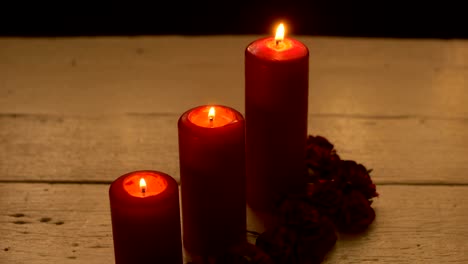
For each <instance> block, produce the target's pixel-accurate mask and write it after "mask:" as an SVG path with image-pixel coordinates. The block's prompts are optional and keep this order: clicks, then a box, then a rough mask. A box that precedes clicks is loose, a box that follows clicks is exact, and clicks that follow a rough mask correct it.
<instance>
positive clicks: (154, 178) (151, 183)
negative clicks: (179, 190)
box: [122, 171, 168, 198]
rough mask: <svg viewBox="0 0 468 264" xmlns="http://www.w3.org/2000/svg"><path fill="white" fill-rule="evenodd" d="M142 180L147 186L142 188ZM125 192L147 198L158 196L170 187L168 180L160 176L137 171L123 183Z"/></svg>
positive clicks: (129, 175)
mask: <svg viewBox="0 0 468 264" xmlns="http://www.w3.org/2000/svg"><path fill="white" fill-rule="evenodd" d="M141 179H144V182H145V183H146V185H145V186H144V188H142V186H141ZM122 185H123V188H124V190H125V191H126V192H127V193H128V194H129V195H131V196H133V197H137V198H145V197H151V196H157V195H159V194H161V193H163V192H164V191H166V189H167V187H168V182H167V180H166V179H165V178H164V177H163V176H162V175H160V174H158V173H155V172H152V171H137V172H133V173H130V174H128V175H127V176H126V177H125V178H124V180H123V181H122Z"/></svg>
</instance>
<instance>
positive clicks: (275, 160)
mask: <svg viewBox="0 0 468 264" xmlns="http://www.w3.org/2000/svg"><path fill="white" fill-rule="evenodd" d="M281 33H282V34H281ZM308 67H309V51H308V49H307V47H306V46H305V45H304V44H302V43H301V42H299V41H297V40H295V39H292V38H284V27H283V26H282V25H280V27H279V28H278V31H277V36H276V37H268V38H263V39H259V40H257V41H254V42H253V43H251V44H250V45H249V46H248V47H247V49H246V50H245V120H246V167H247V203H248V204H249V206H250V207H252V208H253V209H271V208H272V207H273V206H274V203H275V202H276V201H277V200H278V199H280V198H281V197H282V196H283V195H285V194H287V193H290V192H296V191H298V190H299V189H300V188H301V187H302V186H303V183H304V175H305V173H306V166H305V147H306V139H307V105H308V78H309V77H308V76H309V75H308V74H309V69H308Z"/></svg>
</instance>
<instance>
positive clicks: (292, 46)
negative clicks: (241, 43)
mask: <svg viewBox="0 0 468 264" xmlns="http://www.w3.org/2000/svg"><path fill="white" fill-rule="evenodd" d="M246 52H248V53H251V54H252V55H254V56H256V57H259V58H262V59H267V60H275V61H291V60H296V59H301V58H303V57H307V56H308V55H309V49H308V48H307V46H306V45H305V44H304V43H302V42H300V41H299V40H296V39H294V38H291V37H285V38H284V40H283V43H282V44H281V46H280V47H278V48H276V40H275V37H264V38H261V39H258V40H255V41H254V42H252V43H250V44H249V45H248V46H247V48H246Z"/></svg>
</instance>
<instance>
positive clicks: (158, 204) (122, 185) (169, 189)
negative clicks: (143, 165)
mask: <svg viewBox="0 0 468 264" xmlns="http://www.w3.org/2000/svg"><path fill="white" fill-rule="evenodd" d="M109 198H110V206H111V217H112V233H113V237H114V254H115V263H116V264H134V263H168V264H181V263H182V240H181V228H180V210H179V190H178V186H177V182H176V181H175V180H174V179H173V178H172V177H170V176H169V175H167V174H164V173H161V172H157V171H136V172H131V173H128V174H125V175H123V176H121V177H119V178H118V179H117V180H115V181H114V182H113V183H112V185H111V186H110V189H109Z"/></svg>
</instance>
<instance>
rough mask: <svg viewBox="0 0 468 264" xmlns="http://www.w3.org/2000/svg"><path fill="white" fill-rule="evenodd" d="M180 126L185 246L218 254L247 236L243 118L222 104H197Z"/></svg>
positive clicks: (194, 252) (199, 252)
mask: <svg viewBox="0 0 468 264" xmlns="http://www.w3.org/2000/svg"><path fill="white" fill-rule="evenodd" d="M210 109H211V111H210ZM178 126H179V158H180V180H181V193H182V197H181V199H182V226H183V241H184V247H185V249H186V250H187V251H188V252H189V253H190V254H192V255H199V256H206V255H216V254H220V253H222V252H223V251H226V250H227V249H228V248H229V247H231V246H233V245H236V244H238V243H242V242H244V241H245V240H246V233H245V231H246V207H245V204H246V203H245V136H244V118H243V117H242V115H241V114H240V113H239V112H237V111H236V110H234V109H231V108H228V107H225V106H219V105H217V106H212V107H209V106H200V107H196V108H193V109H191V110H189V111H187V112H185V113H184V114H183V115H182V116H181V117H180V119H179V123H178Z"/></svg>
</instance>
